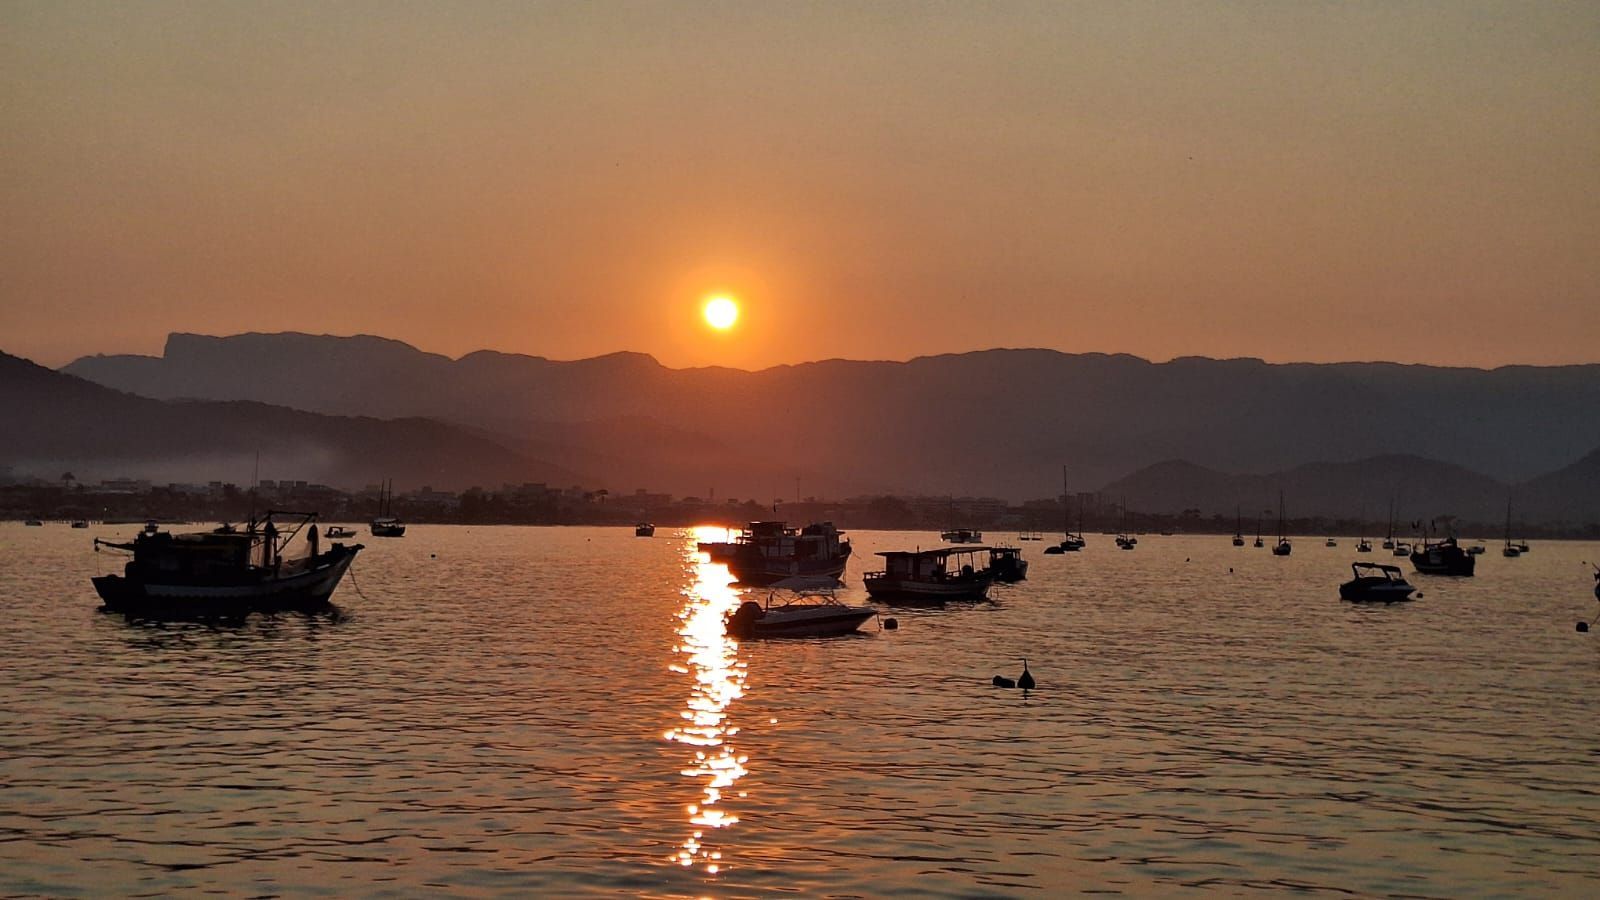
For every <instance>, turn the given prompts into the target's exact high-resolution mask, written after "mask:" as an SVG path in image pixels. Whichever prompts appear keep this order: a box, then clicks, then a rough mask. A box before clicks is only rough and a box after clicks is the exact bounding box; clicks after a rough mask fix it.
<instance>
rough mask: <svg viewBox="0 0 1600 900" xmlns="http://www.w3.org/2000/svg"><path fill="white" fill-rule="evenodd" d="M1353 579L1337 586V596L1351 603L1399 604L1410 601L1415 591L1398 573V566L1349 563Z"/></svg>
mask: <svg viewBox="0 0 1600 900" xmlns="http://www.w3.org/2000/svg"><path fill="white" fill-rule="evenodd" d="M1350 572H1351V574H1352V575H1354V576H1355V577H1354V578H1352V579H1351V580H1350V581H1347V582H1345V583H1344V584H1341V585H1339V596H1340V597H1341V598H1342V599H1345V600H1350V601H1353V602H1358V603H1359V602H1377V603H1399V602H1400V601H1402V600H1410V599H1411V594H1412V593H1413V592H1414V591H1416V588H1414V587H1412V586H1411V585H1410V584H1409V583H1408V582H1407V581H1406V579H1405V576H1404V575H1402V574H1401V573H1400V567H1399V566H1385V565H1381V564H1379V563H1363V562H1358V563H1351V564H1350Z"/></svg>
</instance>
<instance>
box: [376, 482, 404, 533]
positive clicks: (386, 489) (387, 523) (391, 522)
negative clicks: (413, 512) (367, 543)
mask: <svg viewBox="0 0 1600 900" xmlns="http://www.w3.org/2000/svg"><path fill="white" fill-rule="evenodd" d="M393 506H394V479H392V478H391V479H389V480H388V481H385V482H384V483H383V484H382V485H381V486H380V487H379V488H378V514H377V516H375V517H373V519H372V522H371V525H370V527H371V529H372V536H373V537H405V536H406V526H405V523H404V522H401V521H400V520H399V519H398V518H396V517H395V515H394V510H393V508H392V507H393Z"/></svg>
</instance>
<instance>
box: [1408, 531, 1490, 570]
mask: <svg viewBox="0 0 1600 900" xmlns="http://www.w3.org/2000/svg"><path fill="white" fill-rule="evenodd" d="M1477 563H1478V558H1477V557H1476V556H1474V555H1472V554H1471V553H1468V552H1467V551H1465V550H1463V549H1461V547H1460V545H1458V544H1457V543H1456V539H1455V538H1453V537H1447V538H1445V539H1444V540H1442V541H1429V540H1427V538H1424V539H1423V541H1422V546H1420V547H1417V546H1413V547H1412V548H1411V565H1412V567H1413V568H1415V569H1416V570H1417V571H1418V572H1421V573H1422V574H1424V575H1459V576H1462V577H1471V575H1472V571H1473V569H1474V568H1476V567H1477Z"/></svg>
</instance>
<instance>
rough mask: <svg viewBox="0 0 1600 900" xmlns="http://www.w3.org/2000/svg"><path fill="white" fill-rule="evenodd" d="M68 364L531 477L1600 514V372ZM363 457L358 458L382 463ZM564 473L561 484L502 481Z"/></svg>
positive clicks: (149, 388) (153, 392) (370, 352)
mask: <svg viewBox="0 0 1600 900" xmlns="http://www.w3.org/2000/svg"><path fill="white" fill-rule="evenodd" d="M63 371H64V372H66V373H70V374H72V375H76V376H81V377H82V378H85V379H88V380H90V381H94V382H97V383H99V384H101V385H105V386H108V387H114V388H116V389H119V390H123V391H128V392H131V393H135V394H139V395H142V396H145V397H151V398H158V399H163V400H177V399H181V398H192V399H196V400H208V401H238V400H249V401H255V402H258V403H264V404H273V405H275V406H285V407H293V408H296V409H301V410H307V411H311V412H317V413H323V414H326V415H329V416H371V417H377V418H384V419H387V418H392V417H425V418H430V419H437V420H440V421H443V422H448V423H452V424H453V425H455V426H459V427H458V428H454V429H451V430H449V431H448V432H447V433H448V434H449V435H451V436H452V437H451V439H452V440H460V441H467V440H480V441H484V442H485V443H487V444H492V445H495V446H496V447H497V449H498V452H503V453H505V454H507V457H506V458H507V459H517V460H522V461H525V462H526V464H527V465H528V466H529V467H530V469H529V471H535V470H537V471H538V472H540V473H572V477H574V478H578V479H580V480H582V481H583V483H586V484H590V485H593V486H603V487H607V488H609V489H611V490H612V491H613V493H618V492H625V491H628V490H631V489H632V488H634V487H646V488H650V489H652V490H665V491H670V492H673V493H680V494H682V493H693V494H700V495H704V494H705V492H706V491H707V490H709V489H715V490H716V492H717V495H718V496H719V497H729V496H738V497H757V498H762V499H770V497H773V496H784V497H788V496H791V495H793V494H794V492H795V482H796V479H797V478H798V479H799V482H800V484H799V489H800V492H801V493H802V494H816V495H827V496H839V495H842V494H848V493H863V492H877V491H893V492H904V493H928V494H946V493H952V494H996V495H999V496H1005V497H1009V498H1013V499H1022V498H1028V497H1040V496H1049V495H1052V494H1054V493H1056V492H1057V491H1058V490H1059V487H1060V477H1061V476H1060V466H1061V465H1062V464H1063V463H1065V464H1067V465H1068V466H1069V467H1070V470H1069V471H1070V481H1071V487H1072V489H1073V490H1093V489H1098V488H1102V487H1105V488H1106V490H1107V491H1108V492H1110V493H1112V494H1113V495H1119V494H1122V493H1125V494H1126V495H1127V497H1128V502H1129V503H1130V504H1132V505H1134V506H1135V507H1140V508H1146V509H1152V510H1162V509H1170V510H1174V511H1175V510H1179V509H1183V508H1187V507H1198V508H1201V509H1202V510H1204V511H1205V513H1206V514H1207V515H1209V514H1211V513H1215V512H1230V513H1231V511H1232V510H1233V508H1234V506H1235V505H1236V504H1238V505H1240V506H1242V507H1243V508H1244V509H1245V510H1246V512H1247V514H1248V511H1249V510H1250V509H1252V508H1256V509H1259V508H1263V507H1262V504H1263V503H1270V504H1271V505H1275V504H1276V497H1277V489H1278V487H1279V486H1281V487H1282V488H1283V489H1284V490H1285V492H1286V493H1287V494H1288V495H1289V503H1290V506H1291V513H1292V514H1299V515H1308V514H1312V513H1319V512H1326V513H1330V514H1332V513H1338V514H1349V515H1355V514H1356V513H1358V512H1359V511H1360V510H1361V508H1362V507H1365V508H1367V510H1368V514H1369V516H1371V517H1374V518H1377V517H1381V516H1382V515H1384V513H1385V510H1384V508H1383V507H1384V505H1385V504H1386V503H1387V502H1388V499H1389V498H1390V497H1397V498H1398V499H1399V502H1400V503H1401V507H1402V510H1412V511H1413V512H1412V513H1411V514H1413V515H1422V514H1424V513H1426V514H1437V513H1440V512H1454V513H1456V514H1459V515H1463V516H1472V517H1487V519H1488V520H1493V519H1494V518H1495V517H1497V516H1503V515H1504V503H1505V498H1506V493H1507V490H1508V485H1512V484H1517V485H1519V486H1518V487H1517V488H1516V493H1517V495H1518V499H1517V506H1518V508H1519V509H1521V510H1525V511H1526V513H1527V515H1529V516H1534V515H1541V516H1542V515H1549V516H1551V517H1559V518H1567V519H1581V518H1583V517H1584V516H1594V515H1597V514H1600V513H1596V512H1594V510H1595V509H1596V507H1595V502H1596V500H1600V497H1596V496H1595V494H1596V492H1597V491H1600V487H1597V485H1600V478H1597V477H1595V475H1596V472H1595V469H1596V466H1597V463H1596V459H1595V457H1594V456H1593V455H1592V453H1593V451H1595V449H1596V448H1597V447H1600V416H1597V414H1596V410H1600V365H1587V366H1563V367H1525V366H1518V367H1506V368H1501V369H1495V370H1490V371H1485V370H1478V369H1447V368H1438V367H1430V366H1408V365H1397V364H1390V363H1343V364H1332V365H1319V364H1288V365H1276V364H1268V363H1264V362H1261V361H1260V360H1249V359H1235V360H1212V359H1202V358H1184V359H1177V360H1173V361H1171V362H1167V363H1152V362H1149V361H1146V360H1142V359H1138V358H1136V357H1132V356H1125V355H1115V356H1107V355H1103V354H1065V353H1059V352H1055V351H1049V350H989V351H980V352H973V353H965V354H959V355H947V356H937V357H926V358H919V359H914V360H911V361H909V362H881V361H846V360H827V361H822V362H815V363H807V364H803V365H796V366H779V367H775V368H771V369H765V370H762V371H758V372H745V371H740V370H732V369H718V368H708V369H669V368H666V367H664V366H661V365H660V364H659V363H657V362H656V361H655V360H654V359H652V358H650V357H648V356H644V355H641V354H632V353H620V354H613V355H609V356H603V357H597V358H594V359H587V360H578V361H573V362H560V361H554V360H548V359H543V358H539V357H531V356H519V355H512V354H504V353H495V352H488V351H484V352H479V353H473V354H469V355H467V356H464V357H462V358H460V359H456V360H452V359H450V358H448V357H444V356H440V355H437V354H431V353H425V352H422V351H420V350H417V349H416V348H413V347H411V346H409V345H407V344H404V343H401V342H399V341H393V340H388V339H384V338H378V337H370V336H358V337H329V336H314V335H304V334H271V335H267V334H247V335H237V336H233V337H206V336H200V335H189V334H174V335H172V336H171V337H170V338H169V339H168V342H167V346H166V349H165V351H164V354H163V355H162V356H160V357H145V356H94V357H85V358H83V359H79V360H77V361H75V362H73V363H71V364H70V365H68V366H66V367H65V368H64V369H63ZM186 408H193V407H186ZM369 421H370V420H369ZM369 427H371V426H369ZM410 427H420V426H418V425H417V424H416V423H413V424H412V425H411V426H410ZM253 441H254V438H250V439H248V440H242V441H235V443H237V444H238V445H239V446H249V445H251V444H252V443H253ZM485 452H488V451H487V450H486V451H485ZM1170 460H1185V461H1186V462H1185V463H1182V464H1180V463H1170V462H1167V461H1170ZM1580 460H1581V462H1575V461H1580ZM369 462H370V465H368V466H366V467H365V468H364V469H363V471H367V470H380V469H382V468H383V466H382V465H381V464H379V463H378V461H377V460H370V461H369ZM1157 464H1160V465H1157ZM455 465H456V466H457V467H458V468H459V469H461V470H463V471H465V470H466V469H468V468H470V467H471V465H472V463H471V461H470V460H469V459H467V458H466V457H464V456H463V457H460V458H458V459H457V460H456V461H455ZM1152 466H1153V468H1149V469H1146V470H1145V471H1140V470H1142V469H1145V467H1152ZM1224 473H1247V474H1231V475H1230V474H1224ZM381 474H392V475H394V476H395V477H397V478H401V479H402V480H406V481H409V478H408V477H407V476H406V475H405V474H404V473H400V472H381V471H373V472H372V474H370V475H366V476H365V477H363V478H359V479H357V481H358V482H360V483H365V482H368V481H372V480H375V478H376V477H378V475H381ZM280 477H288V473H284V475H282V476H280ZM294 477H312V476H309V475H306V476H299V475H297V476H294ZM547 478H548V479H553V480H558V481H559V480H560V476H559V475H557V474H548V475H545V474H541V475H538V476H529V477H525V478H516V479H505V480H546V479H547ZM432 480H433V481H434V483H435V485H436V486H443V485H448V484H452V483H456V482H458V481H459V479H450V478H445V477H442V476H434V477H433V479H432ZM476 482H477V483H485V482H488V483H495V482H492V481H491V480H490V479H487V478H486V477H478V478H476ZM1524 482H1527V483H1526V484H1522V483H1524ZM1524 494H1526V498H1524V497H1523V496H1522V495H1524ZM1496 510H1499V512H1498V513H1497V512H1496ZM1403 514H1404V513H1403Z"/></svg>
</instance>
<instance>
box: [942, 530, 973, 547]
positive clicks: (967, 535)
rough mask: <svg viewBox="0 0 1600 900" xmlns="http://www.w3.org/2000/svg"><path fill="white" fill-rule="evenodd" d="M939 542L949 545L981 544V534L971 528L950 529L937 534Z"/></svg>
mask: <svg viewBox="0 0 1600 900" xmlns="http://www.w3.org/2000/svg"><path fill="white" fill-rule="evenodd" d="M939 540H941V541H945V542H947V543H951V544H981V543H983V532H981V531H977V530H975V529H972V528H951V529H949V530H947V531H941V532H939Z"/></svg>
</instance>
